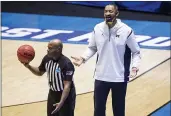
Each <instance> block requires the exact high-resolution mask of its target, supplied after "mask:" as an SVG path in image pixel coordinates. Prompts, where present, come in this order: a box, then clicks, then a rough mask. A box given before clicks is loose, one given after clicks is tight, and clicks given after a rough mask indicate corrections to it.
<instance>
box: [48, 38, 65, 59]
mask: <svg viewBox="0 0 171 116" xmlns="http://www.w3.org/2000/svg"><path fill="white" fill-rule="evenodd" d="M62 49H63V43H62V41H61V40H59V39H53V40H51V41H50V42H49V43H48V50H47V52H48V56H49V57H53V58H55V59H57V58H58V57H59V56H60V55H61V54H62Z"/></svg>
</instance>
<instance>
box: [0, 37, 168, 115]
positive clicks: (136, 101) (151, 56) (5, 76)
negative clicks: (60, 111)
mask: <svg viewBox="0 0 171 116" xmlns="http://www.w3.org/2000/svg"><path fill="white" fill-rule="evenodd" d="M22 44H30V45H32V46H33V47H34V48H35V51H36V56H35V59H34V60H33V61H32V62H31V64H32V65H34V66H38V65H39V63H40V62H41V59H42V57H43V56H44V55H45V54H46V49H47V42H31V41H15V40H2V116H46V99H47V94H48V84H47V77H46V74H44V76H43V77H37V76H34V75H33V74H32V73H31V72H29V71H28V70H27V69H26V68H25V67H24V66H23V65H21V64H20V62H19V61H18V60H17V56H16V51H17V48H18V46H20V45H22ZM86 46H87V45H78V44H64V51H63V53H64V54H65V55H66V56H68V57H70V56H78V55H80V54H82V53H83V51H84V50H85V48H86ZM76 51H77V52H76ZM141 52H142V62H141V66H140V71H139V74H138V76H137V77H136V78H135V79H133V80H131V81H130V82H129V84H128V91H127V97H126V116H147V115H148V114H150V113H151V112H153V111H154V110H155V109H157V108H158V107H160V106H161V105H163V104H165V103H166V102H168V101H169V100H170V51H169V50H156V49H141ZM95 60H96V57H95V56H94V57H93V58H91V59H90V60H89V61H88V62H87V63H86V64H83V65H82V66H81V67H76V71H75V76H74V81H75V84H76V90H77V100H76V109H75V116H93V92H92V91H93V84H94V83H93V82H94V79H93V72H94V67H95ZM108 97H109V99H108V101H107V108H106V112H107V116H113V115H112V105H111V95H110V94H109V96H108Z"/></svg>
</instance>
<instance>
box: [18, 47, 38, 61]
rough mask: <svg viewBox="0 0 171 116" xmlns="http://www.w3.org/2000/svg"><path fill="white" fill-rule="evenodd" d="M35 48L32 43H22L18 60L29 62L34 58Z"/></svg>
mask: <svg viewBox="0 0 171 116" xmlns="http://www.w3.org/2000/svg"><path fill="white" fill-rule="evenodd" d="M34 56H35V50H34V48H33V47H32V46H30V45H22V46H20V47H19V48H18V50H17V57H18V60H19V61H20V62H22V63H29V62H30V61H32V60H33V59H34Z"/></svg>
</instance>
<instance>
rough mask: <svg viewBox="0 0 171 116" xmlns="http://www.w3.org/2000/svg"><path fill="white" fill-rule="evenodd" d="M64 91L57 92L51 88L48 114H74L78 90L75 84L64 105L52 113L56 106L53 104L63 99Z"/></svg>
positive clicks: (69, 115) (58, 115)
mask: <svg viewBox="0 0 171 116" xmlns="http://www.w3.org/2000/svg"><path fill="white" fill-rule="evenodd" d="M61 95H62V91H61V92H56V91H52V90H51V89H50V90H49V94H48V101H47V116H74V109H75V101H76V92H75V87H74V86H73V87H72V88H71V90H70V93H69V95H68V98H67V99H66V101H65V103H64V105H63V107H62V108H61V109H60V110H59V111H58V112H57V113H55V114H53V115H52V114H51V113H52V111H53V110H54V109H55V108H56V107H55V106H53V104H55V103H58V102H59V101H60V99H61Z"/></svg>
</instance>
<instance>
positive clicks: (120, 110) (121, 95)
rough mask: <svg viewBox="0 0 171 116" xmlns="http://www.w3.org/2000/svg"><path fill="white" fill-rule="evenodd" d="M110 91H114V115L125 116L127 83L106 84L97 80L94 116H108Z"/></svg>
mask: <svg viewBox="0 0 171 116" xmlns="http://www.w3.org/2000/svg"><path fill="white" fill-rule="evenodd" d="M110 89H111V91H112V106H113V115H114V116H125V96H126V89H127V82H104V81H99V80H95V88H94V116H106V113H105V111H106V101H107V97H108V94H109V91H110Z"/></svg>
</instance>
